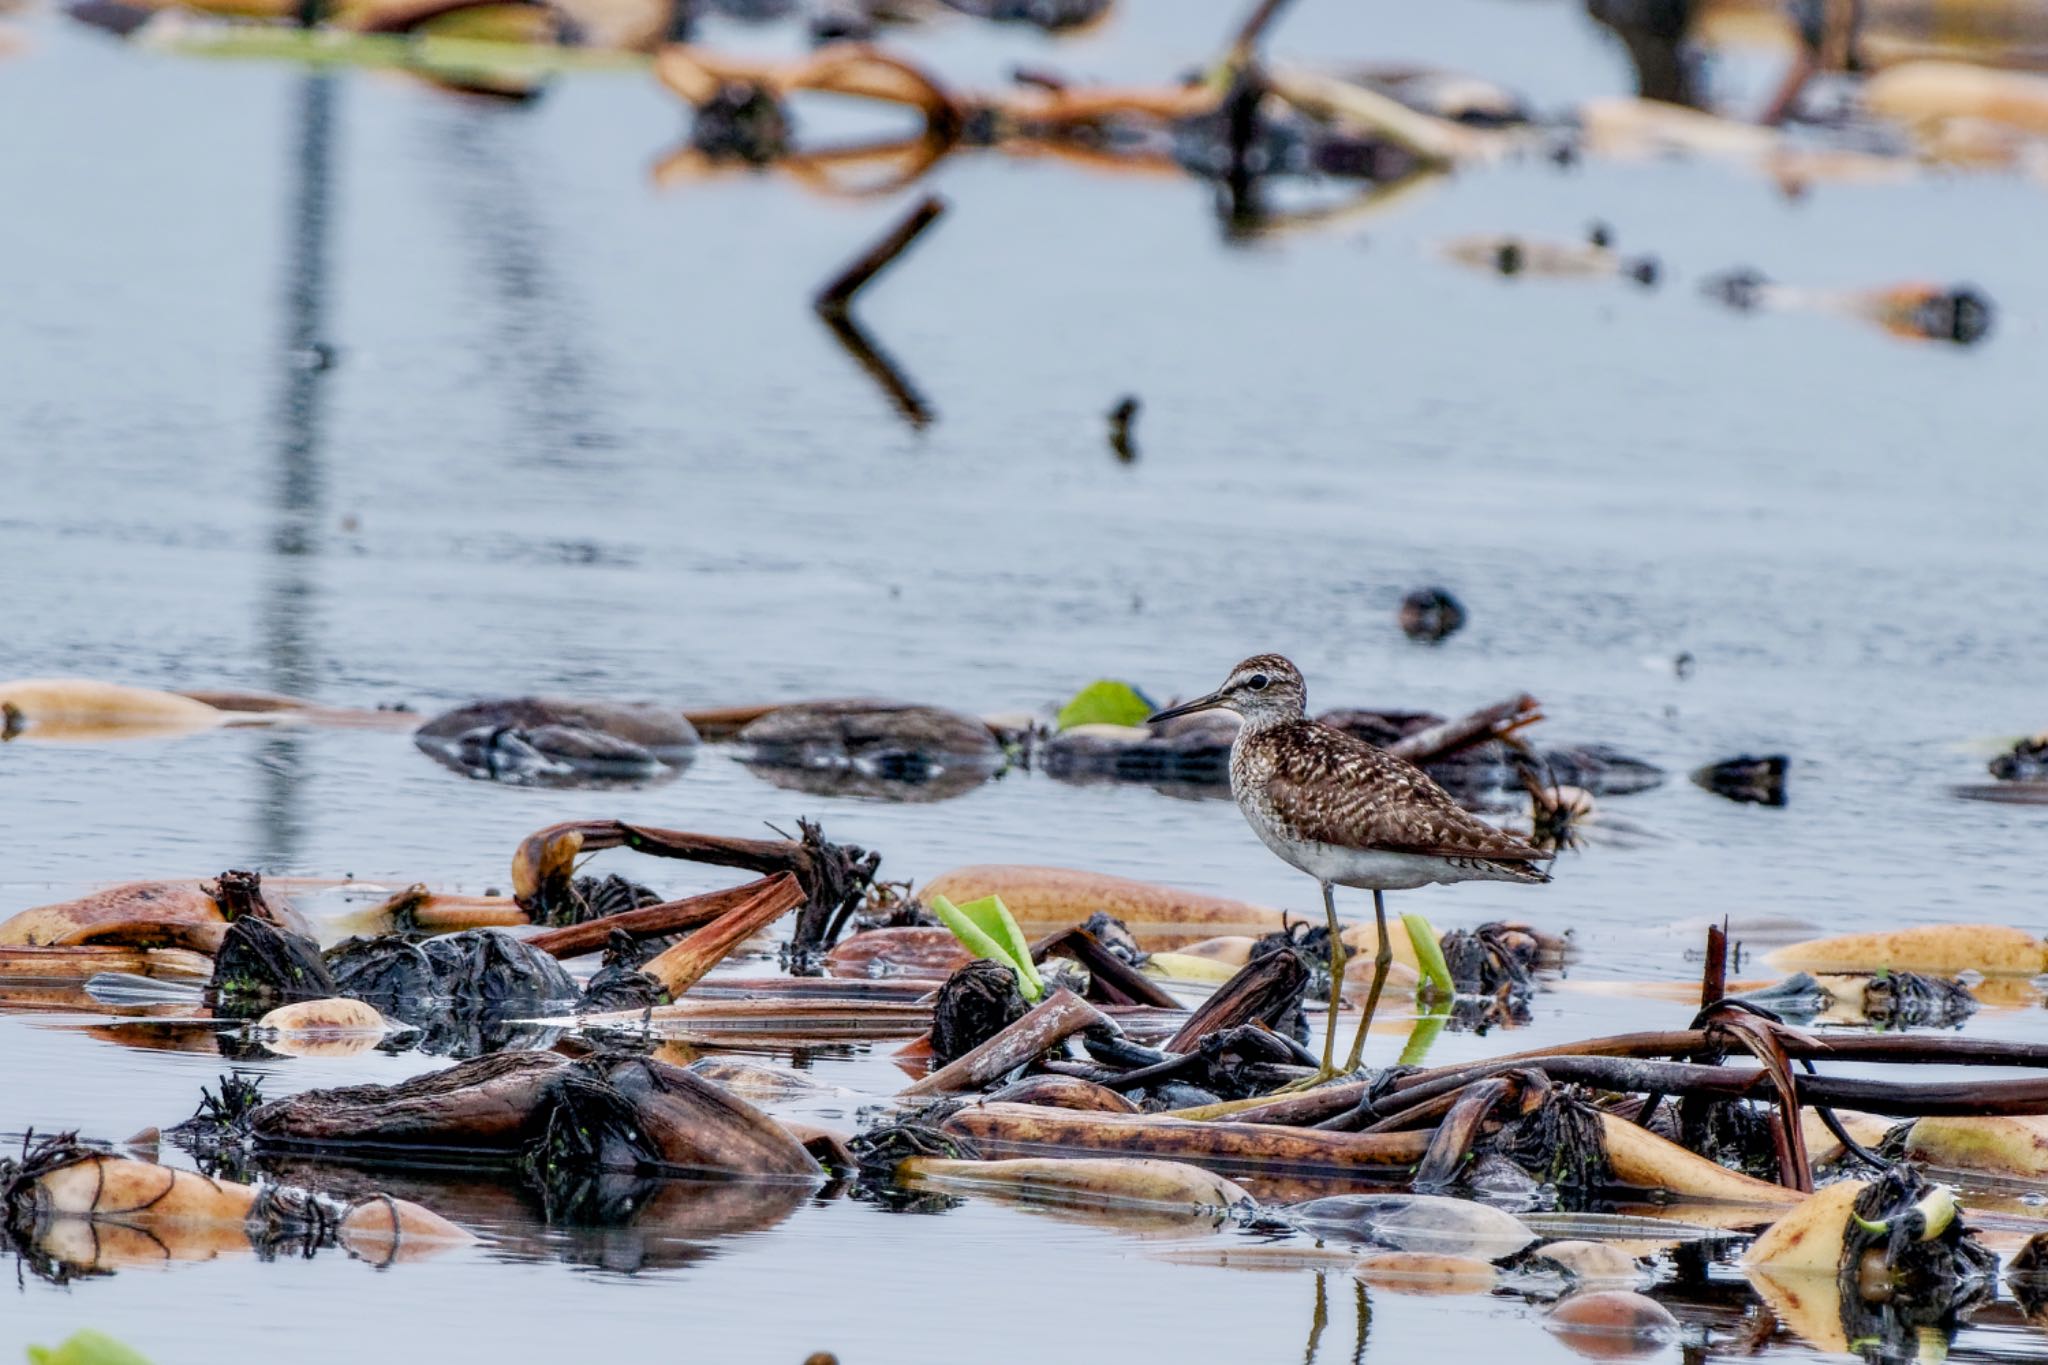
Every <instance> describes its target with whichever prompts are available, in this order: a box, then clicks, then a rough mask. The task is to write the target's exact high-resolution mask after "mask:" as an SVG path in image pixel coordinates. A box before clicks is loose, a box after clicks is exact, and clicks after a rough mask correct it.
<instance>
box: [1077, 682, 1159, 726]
mask: <svg viewBox="0 0 2048 1365" xmlns="http://www.w3.org/2000/svg"><path fill="white" fill-rule="evenodd" d="M1158 709H1159V708H1158V707H1156V706H1154V705H1153V704H1152V699H1151V698H1150V697H1147V696H1146V695H1145V694H1144V693H1143V692H1140V691H1139V690H1138V689H1137V688H1135V687H1133V686H1131V685H1130V684H1129V683H1127V682H1118V681H1116V680H1115V679H1113V678H1098V679H1097V680H1096V681H1094V682H1092V683H1089V684H1088V685H1087V686H1086V687H1084V688H1082V689H1081V690H1080V691H1079V692H1076V693H1075V694H1074V695H1073V698H1072V699H1071V700H1070V701H1068V702H1067V704H1066V705H1065V706H1062V707H1061V708H1060V715H1059V727H1060V729H1062V730H1071V729H1073V728H1074V727H1075V726H1076V725H1143V724H1144V723H1145V717H1147V716H1149V715H1151V714H1152V713H1153V712H1154V711H1157V710H1158Z"/></svg>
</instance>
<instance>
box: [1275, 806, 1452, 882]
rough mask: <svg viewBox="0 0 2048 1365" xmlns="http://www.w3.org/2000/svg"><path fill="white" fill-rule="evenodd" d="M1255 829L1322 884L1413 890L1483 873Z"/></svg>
mask: <svg viewBox="0 0 2048 1365" xmlns="http://www.w3.org/2000/svg"><path fill="white" fill-rule="evenodd" d="M1252 828H1253V829H1255V830H1257V831H1258V835H1259V838H1261V839H1262V840H1264V841H1265V844H1266V847H1267V848H1270V849H1272V850H1273V851H1274V852H1275V853H1277V854H1279V855H1280V856H1281V857H1282V858H1284V859H1286V860H1287V861H1288V862H1290V863H1292V864H1294V866H1296V867H1298V868H1300V869H1301V870H1302V871H1303V872H1306V873H1308V875H1309V876H1311V877H1314V878H1315V879H1316V880H1317V881H1319V882H1330V883H1333V884H1334V885H1337V886H1355V887H1360V888H1363V889H1365V890H1369V891H1411V890H1413V889H1414V888H1416V887H1418V886H1429V885H1431V884H1432V883H1435V882H1462V881H1466V880H1469V879H1472V878H1474V877H1479V876H1484V875H1485V874H1483V873H1476V872H1472V871H1468V870H1466V869H1464V868H1461V867H1459V866H1457V865H1456V864H1454V863H1452V862H1450V861H1449V860H1448V859H1445V858H1433V857H1430V856H1429V855H1427V854H1422V853H1381V852H1376V851H1374V850H1371V849H1361V848H1340V847H1338V846H1337V845H1335V844H1317V843H1298V842H1296V841H1294V840H1291V839H1285V838H1282V837H1281V836H1279V835H1278V834H1276V833H1274V832H1272V831H1270V830H1268V829H1266V828H1265V827H1264V826H1263V825H1261V824H1259V823H1258V822H1256V821H1254V822H1253V823H1252Z"/></svg>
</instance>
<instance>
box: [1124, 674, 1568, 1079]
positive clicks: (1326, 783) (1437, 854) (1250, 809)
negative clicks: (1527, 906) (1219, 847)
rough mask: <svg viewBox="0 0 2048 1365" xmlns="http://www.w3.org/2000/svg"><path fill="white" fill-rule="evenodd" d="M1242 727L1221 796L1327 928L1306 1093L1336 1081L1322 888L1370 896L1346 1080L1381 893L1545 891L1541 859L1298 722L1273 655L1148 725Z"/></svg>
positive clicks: (1365, 749) (1336, 988)
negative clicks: (1368, 937) (1312, 892)
mask: <svg viewBox="0 0 2048 1365" xmlns="http://www.w3.org/2000/svg"><path fill="white" fill-rule="evenodd" d="M1219 708H1220V709H1222V710H1226V711H1235V712H1237V714H1238V715H1239V716H1241V717H1242V718H1243V719H1244V725H1243V727H1242V728H1240V729H1239V730H1238V732H1237V738H1236V739H1235V740H1234V741H1233V742H1232V743H1231V746H1230V794H1231V795H1232V796H1234V797H1236V798H1237V808H1238V809H1239V810H1240V811H1242V812H1244V818H1245V819H1246V820H1247V821H1248V822H1250V824H1251V827H1252V829H1253V831H1254V832H1256V833H1257V834H1258V836H1259V838H1260V839H1262V840H1264V841H1265V844H1266V847H1267V848H1270V849H1272V850H1273V851H1274V852H1275V853H1277V854H1279V855H1280V857H1281V858H1282V859H1284V860H1285V861H1287V862H1289V863H1291V864H1293V865H1294V866H1295V867H1298V868H1300V869H1301V870H1302V871H1303V872H1306V873H1308V875H1309V876H1311V877H1314V878H1315V879H1316V883H1317V885H1319V886H1321V887H1322V888H1323V913H1324V914H1325V915H1327V916H1328V917H1329V921H1330V1012H1329V1023H1328V1027H1327V1028H1326V1029H1325V1030H1324V1033H1323V1064H1322V1067H1321V1069H1320V1070H1319V1071H1318V1072H1317V1073H1316V1075H1315V1076H1313V1077H1311V1078H1310V1080H1309V1081H1308V1082H1307V1084H1310V1085H1318V1084H1321V1083H1322V1082H1323V1081H1325V1080H1328V1079H1329V1078H1330V1077H1331V1076H1334V1075H1337V1074H1339V1073H1338V1072H1337V1070H1336V1068H1335V1067H1333V1066H1332V1065H1331V1059H1332V1057H1333V1055H1334V1053H1333V1051H1332V1045H1333V1043H1334V1042H1335V1039H1336V1036H1337V1006H1338V1000H1339V996H1340V994H1341V991H1342V988H1343V981H1344V943H1343V940H1342V939H1341V938H1340V937H1339V936H1338V926H1337V904H1336V900H1335V898H1334V896H1333V894H1332V890H1331V888H1332V887H1337V886H1352V887H1358V888H1359V889H1361V890H1368V891H1371V892H1372V909H1373V915H1374V917H1375V918H1376V919H1377V921H1378V929H1379V955H1378V957H1377V958H1375V960H1374V963H1373V974H1372V987H1371V989H1370V990H1368V991H1367V993H1366V997H1365V1017H1364V1018H1362V1019H1360V1020H1359V1021H1358V1033H1357V1035H1356V1036H1355V1037H1354V1038H1353V1039H1352V1041H1351V1058H1350V1060H1349V1061H1347V1062H1346V1063H1345V1064H1344V1070H1345V1071H1346V1072H1352V1071H1356V1070H1357V1069H1358V1064H1359V1059H1360V1057H1361V1056H1362V1055H1363V1054H1364V1051H1365V1031H1366V1028H1367V1027H1368V1026H1369V1025H1370V1024H1371V1023H1372V1015H1373V1010H1374V1009H1375V1008H1377V1007H1378V1005H1379V1002H1380V991H1381V989H1382V988H1383V987H1384V986H1385V985H1386V981H1387V967H1388V966H1389V965H1390V964H1391V963H1392V962H1393V959H1394V953H1393V948H1392V947H1391V945H1390V944H1389V943H1388V940H1387V906H1386V901H1385V899H1384V896H1383V894H1382V893H1384V892H1388V891H1407V890H1411V889H1413V888H1415V887H1418V886H1428V885H1430V884H1431V883H1432V882H1470V881H1499V882H1547V881H1549V880H1550V874H1549V873H1548V872H1546V871H1544V870H1543V868H1541V867H1539V866H1538V864H1539V863H1541V862H1543V861H1544V859H1545V857H1546V855H1545V854H1543V853H1541V852H1539V851H1538V850H1537V849H1535V848H1532V847H1530V846H1529V845H1528V844H1526V843H1524V842H1522V841H1521V840H1520V839H1517V838H1515V837H1514V836H1513V835H1511V834H1507V833H1505V832H1503V831H1501V830H1498V829H1496V828H1494V827H1493V826H1492V825H1489V824H1487V823H1486V822H1485V821H1484V820H1481V819H1479V818H1478V817H1477V816H1475V815H1472V814H1470V813H1468V812H1467V811H1465V810H1464V809H1463V808H1462V807H1460V806H1459V805H1458V803H1457V802H1455V801H1453V800H1452V799H1451V798H1450V795H1449V794H1448V793H1447V792H1445V791H1444V789H1443V788H1442V787H1440V786H1438V785H1437V784H1436V783H1435V781H1433V780H1432V779H1431V778H1430V777H1429V775H1428V774H1427V773H1425V772H1423V771H1422V770H1421V769H1420V768H1417V767H1416V766H1415V765H1414V764H1412V763H1409V762H1406V761H1405V760H1403V759H1399V758H1396V757H1394V756H1393V755H1392V754H1389V753H1387V752H1385V751H1384V750H1380V749H1376V748H1374V747H1373V746H1372V745H1370V744H1367V743H1366V742H1365V741H1363V740H1360V739H1354V738H1353V737H1351V736H1350V735H1347V734H1345V733H1344V732H1343V731H1341V730H1335V729H1332V728H1331V727H1329V726H1327V725H1322V724H1319V723H1317V722H1316V721H1312V720H1310V719H1309V718H1308V689H1307V688H1306V687H1305V686H1304V685H1303V684H1302V680H1301V671H1300V670H1299V669H1297V668H1296V667H1295V666H1294V665H1293V664H1292V663H1289V662H1288V661H1287V660H1286V659H1284V658H1282V657H1281V656H1280V655H1278V654H1255V655H1253V656H1252V657H1251V658H1249V659H1246V660H1245V661H1244V662H1243V663H1241V664H1239V665H1238V666H1237V667H1236V668H1234V669H1232V670H1231V673H1230V678H1229V680H1228V681H1226V682H1225V683H1224V684H1223V686H1221V687H1219V688H1217V689H1216V690H1215V691H1214V692H1211V693H1210V694H1209V695H1208V696H1206V697H1197V698H1196V699H1195V700H1193V701H1191V702H1188V703H1186V704H1185V705H1181V706H1170V707H1168V708H1167V709H1166V710H1164V711H1161V712H1159V713H1158V714H1156V715H1154V716H1153V717H1152V719H1153V720H1155V721H1160V720H1167V719H1170V718H1171V717H1174V716H1185V715H1188V714H1190V713H1192V712H1195V711H1210V710H1216V709H1219Z"/></svg>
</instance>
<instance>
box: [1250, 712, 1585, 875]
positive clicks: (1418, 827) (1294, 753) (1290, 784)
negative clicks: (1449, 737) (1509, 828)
mask: <svg viewBox="0 0 2048 1365" xmlns="http://www.w3.org/2000/svg"><path fill="white" fill-rule="evenodd" d="M1261 738H1262V739H1266V740H1267V741H1268V743H1269V744H1270V746H1271V747H1270V748H1269V749H1268V750H1267V752H1266V753H1265V754H1263V755H1261V757H1262V758H1264V759H1266V760H1267V762H1268V763H1270V765H1271V766H1270V768H1269V769H1268V771H1269V773H1270V778H1269V780H1268V782H1267V786H1266V792H1267V795H1268V797H1269V799H1270V800H1271V802H1272V805H1273V813H1274V814H1275V815H1276V816H1278V817H1279V818H1280V820H1281V821H1282V822H1284V823H1285V824H1286V825H1287V826H1288V827H1289V828H1290V829H1291V830H1293V831H1294V832H1296V833H1297V834H1299V835H1300V836H1301V837H1302V838H1305V839H1313V840H1315V841H1317V842H1318V843H1325V844H1334V845H1336V846H1337V847H1339V848H1364V849H1374V850H1379V851H1383V852H1388V853H1421V854H1428V855H1430V856H1432V857H1438V858H1493V859H1499V860H1502V861H1506V862H1540V861H1542V859H1543V857H1544V855H1543V854H1542V853H1540V852H1538V851H1537V850H1536V849H1534V848H1531V847H1530V846H1529V845H1528V844H1525V843H1523V842H1522V841H1521V840H1520V839H1517V838H1515V837H1514V836H1513V835H1511V834H1507V833H1505V832H1503V831H1501V830H1498V829H1495V828H1494V827H1493V826H1492V825H1489V824H1487V823H1486V822H1485V821H1484V820H1481V819H1480V818H1479V817H1477V816H1475V815H1472V814H1470V813H1469V812H1467V811H1466V810H1465V809H1464V808H1463V807H1461V806H1459V805H1458V803H1457V802H1455V801H1453V800H1451V797H1450V794H1449V793H1448V792H1446V791H1445V790H1444V789H1443V788H1442V787H1440V786H1438V785H1437V784H1436V782H1435V780H1434V779H1432V778H1431V777H1430V776H1429V774H1428V773H1425V772H1423V771H1422V770H1421V769H1420V768H1418V767H1416V766H1415V765H1414V764H1412V763H1409V762H1408V761H1406V760H1405V759H1400V758H1396V757H1394V756H1393V755H1392V754H1390V753H1387V752H1386V751H1385V750H1382V749H1375V748H1374V747H1373V746H1372V745H1370V744H1367V743H1365V742H1364V741H1362V740H1358V739H1354V738H1353V737H1352V736H1350V735H1347V734H1345V733H1343V732H1342V731H1341V730H1333V729H1331V728H1330V727H1329V726H1327V725H1319V724H1317V723H1316V722H1314V721H1308V720H1305V721H1300V722H1297V723H1296V724H1294V725H1290V726H1286V727H1284V728H1283V729H1281V730H1278V731H1275V732H1273V733H1271V734H1270V735H1267V736H1261Z"/></svg>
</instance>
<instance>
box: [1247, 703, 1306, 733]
mask: <svg viewBox="0 0 2048 1365" xmlns="http://www.w3.org/2000/svg"><path fill="white" fill-rule="evenodd" d="M1305 718H1306V717H1304V716H1303V714H1302V712H1301V711H1300V710H1299V709H1295V710H1292V711H1261V712H1257V713H1256V714H1253V715H1249V716H1246V717H1245V718H1244V724H1243V725H1242V726H1240V727H1239V728H1238V732H1237V733H1238V737H1239V738H1240V739H1241V738H1243V737H1245V736H1247V735H1263V734H1268V733H1270V732H1272V731H1274V730H1280V729H1284V728H1285V727H1287V726H1289V725H1293V724H1295V723H1297V722H1299V721H1301V720H1303V719H1305Z"/></svg>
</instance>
